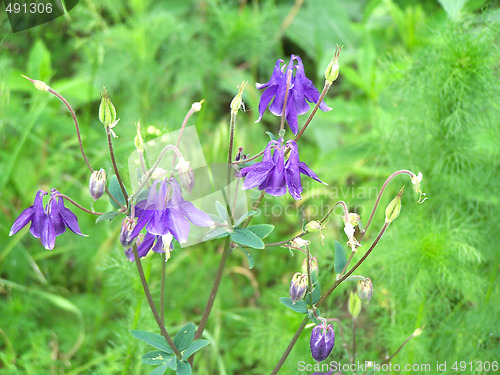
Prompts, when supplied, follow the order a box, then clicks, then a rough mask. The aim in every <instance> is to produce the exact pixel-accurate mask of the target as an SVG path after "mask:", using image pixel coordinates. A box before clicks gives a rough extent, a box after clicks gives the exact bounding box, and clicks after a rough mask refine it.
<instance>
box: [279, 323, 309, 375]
mask: <svg viewBox="0 0 500 375" xmlns="http://www.w3.org/2000/svg"><path fill="white" fill-rule="evenodd" d="M308 321H309V317H308V316H307V315H306V316H305V317H304V320H302V323H300V326H299V328H297V331H295V334H294V335H293V337H292V340H291V341H290V343H289V344H288V346H287V347H286V349H285V352H284V353H283V355H282V356H281V358H280V360H279V362H278V363H277V364H276V366H274V369H273V371H271V374H270V375H276V374H277V373H278V371H279V370H280V369H281V366H283V364H284V363H285V361H286V359H287V358H288V355H289V354H290V352H291V351H292V349H293V347H294V346H295V343H296V342H297V340H298V339H299V337H300V334H301V333H302V331H303V330H304V328H305V326H306V324H307V322H308Z"/></svg>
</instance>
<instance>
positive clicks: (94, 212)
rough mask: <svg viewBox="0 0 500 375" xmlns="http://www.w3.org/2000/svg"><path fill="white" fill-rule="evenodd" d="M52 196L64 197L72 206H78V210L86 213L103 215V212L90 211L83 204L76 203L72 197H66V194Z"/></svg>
mask: <svg viewBox="0 0 500 375" xmlns="http://www.w3.org/2000/svg"><path fill="white" fill-rule="evenodd" d="M53 197H54V198H57V197H61V198H63V199H66V200H67V201H68V202H69V203H71V204H72V205H73V206H75V207H76V208H79V209H80V210H82V211H84V212H86V213H88V214H91V215H103V214H104V212H96V211H91V210H89V209H87V208H85V207H83V206H80V205H79V204H78V203H76V202H75V201H74V200H73V199H71V198H70V197H68V196H67V195H64V194H61V193H59V194H55V195H54V196H53Z"/></svg>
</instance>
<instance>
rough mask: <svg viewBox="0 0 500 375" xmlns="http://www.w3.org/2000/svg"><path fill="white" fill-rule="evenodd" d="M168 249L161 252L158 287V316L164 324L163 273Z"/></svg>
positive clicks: (164, 272)
mask: <svg viewBox="0 0 500 375" xmlns="http://www.w3.org/2000/svg"><path fill="white" fill-rule="evenodd" d="M167 251H168V249H166V250H165V252H164V253H162V254H161V262H162V263H161V287H160V318H161V323H162V324H163V325H165V274H166V267H165V263H166V261H167V253H166V252H167Z"/></svg>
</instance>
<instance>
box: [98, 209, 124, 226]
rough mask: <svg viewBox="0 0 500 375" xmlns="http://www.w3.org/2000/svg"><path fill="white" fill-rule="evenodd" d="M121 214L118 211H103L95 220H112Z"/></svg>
mask: <svg viewBox="0 0 500 375" xmlns="http://www.w3.org/2000/svg"><path fill="white" fill-rule="evenodd" d="M118 214H119V212H118V211H109V212H105V213H103V214H102V215H100V216H99V217H98V218H97V220H96V221H95V223H96V224H97V223H99V222H101V221H104V220H109V221H110V222H111V221H113V219H114V218H115V217H117V216H118Z"/></svg>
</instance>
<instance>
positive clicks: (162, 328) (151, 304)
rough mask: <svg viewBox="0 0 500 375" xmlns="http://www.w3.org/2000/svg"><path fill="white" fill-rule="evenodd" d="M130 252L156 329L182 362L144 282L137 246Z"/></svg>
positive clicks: (180, 355) (144, 277) (179, 353)
mask: <svg viewBox="0 0 500 375" xmlns="http://www.w3.org/2000/svg"><path fill="white" fill-rule="evenodd" d="M132 251H133V252H134V260H135V264H136V266H137V272H138V273H139V277H140V279H141V283H142V289H143V290H144V294H145V295H146V299H147V300H148V303H149V307H150V309H151V312H152V313H153V316H154V318H155V320H156V323H157V324H158V327H160V331H161V335H162V336H163V337H165V339H166V340H167V342H168V345H170V347H171V348H172V350H173V351H174V354H175V356H176V357H177V358H178V359H179V360H182V354H181V352H179V349H177V347H176V346H175V344H174V342H173V340H172V338H171V337H170V335H169V334H168V332H167V329H166V328H165V325H164V324H163V323H162V320H161V318H160V315H158V310H156V306H155V303H154V301H153V297H152V296H151V292H150V291H149V287H148V283H147V281H146V276H144V270H143V269H142V264H141V260H140V258H139V254H138V252H137V245H134V246H133V247H132Z"/></svg>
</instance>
